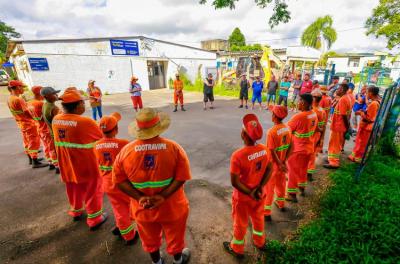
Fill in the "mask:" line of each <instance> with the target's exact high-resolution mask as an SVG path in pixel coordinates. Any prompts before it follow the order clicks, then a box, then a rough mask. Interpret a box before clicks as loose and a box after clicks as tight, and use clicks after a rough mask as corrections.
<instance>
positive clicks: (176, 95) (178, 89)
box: [174, 80, 183, 106]
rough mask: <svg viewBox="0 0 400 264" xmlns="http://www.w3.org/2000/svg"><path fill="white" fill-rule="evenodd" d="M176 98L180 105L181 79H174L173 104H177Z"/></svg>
mask: <svg viewBox="0 0 400 264" xmlns="http://www.w3.org/2000/svg"><path fill="white" fill-rule="evenodd" d="M178 100H179V103H180V104H181V105H183V82H182V80H175V81H174V104H175V106H177V105H178Z"/></svg>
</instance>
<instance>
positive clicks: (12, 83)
mask: <svg viewBox="0 0 400 264" xmlns="http://www.w3.org/2000/svg"><path fill="white" fill-rule="evenodd" d="M8 86H9V87H22V86H24V83H23V82H21V81H18V80H11V81H10V82H9V83H8Z"/></svg>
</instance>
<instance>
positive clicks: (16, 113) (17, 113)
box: [10, 109, 24, 115]
mask: <svg viewBox="0 0 400 264" xmlns="http://www.w3.org/2000/svg"><path fill="white" fill-rule="evenodd" d="M10 112H11V114H13V115H20V114H23V113H24V111H22V110H11V109H10Z"/></svg>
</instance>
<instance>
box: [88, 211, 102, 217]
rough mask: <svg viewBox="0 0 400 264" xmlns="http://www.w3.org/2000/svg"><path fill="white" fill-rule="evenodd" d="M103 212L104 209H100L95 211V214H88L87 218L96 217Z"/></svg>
mask: <svg viewBox="0 0 400 264" xmlns="http://www.w3.org/2000/svg"><path fill="white" fill-rule="evenodd" d="M102 213H103V209H100V211H98V212H96V213H93V214H88V215H87V218H95V217H98V216H99V215H101V214H102Z"/></svg>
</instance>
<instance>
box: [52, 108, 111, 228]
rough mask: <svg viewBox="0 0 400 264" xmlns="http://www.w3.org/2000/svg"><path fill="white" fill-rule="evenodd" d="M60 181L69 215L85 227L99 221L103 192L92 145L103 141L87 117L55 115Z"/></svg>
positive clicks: (94, 123) (93, 123) (54, 129)
mask: <svg viewBox="0 0 400 264" xmlns="http://www.w3.org/2000/svg"><path fill="white" fill-rule="evenodd" d="M52 128H53V133H54V144H55V146H56V151H57V156H58V161H59V167H60V171H61V179H62V181H63V182H64V183H65V186H66V190H67V196H68V200H69V203H70V205H71V209H70V211H69V215H71V216H73V217H75V216H79V215H82V213H83V211H84V210H85V209H86V212H87V221H86V222H87V224H88V226H89V227H93V226H96V225H97V224H99V223H101V222H102V221H103V219H104V218H103V191H102V179H101V177H100V173H99V169H98V164H97V159H96V155H95V152H94V145H95V143H96V141H98V140H99V139H101V138H102V137H103V134H102V132H101V131H100V128H99V126H98V125H97V123H96V122H95V121H93V120H92V119H90V118H88V117H84V116H80V115H75V114H58V115H57V116H55V117H54V119H53V122H52Z"/></svg>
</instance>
